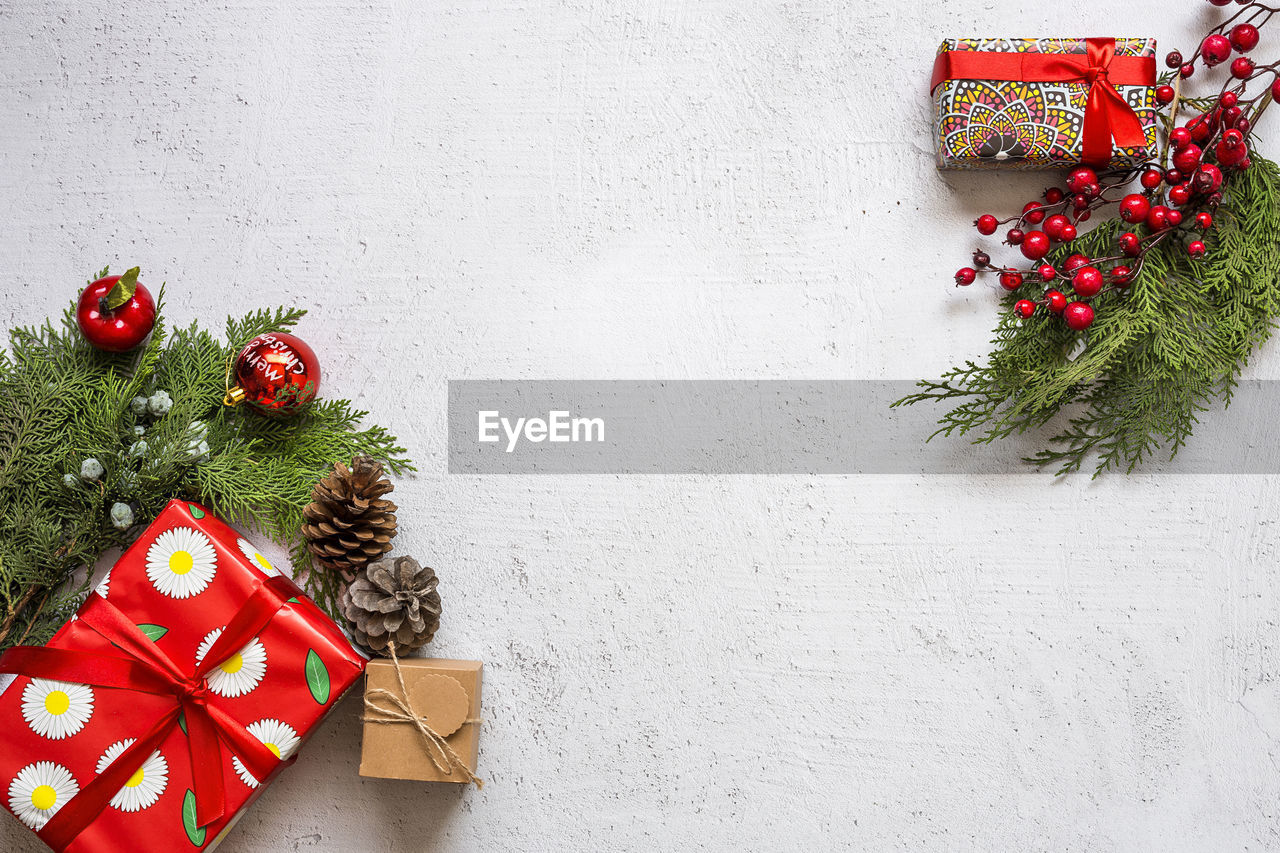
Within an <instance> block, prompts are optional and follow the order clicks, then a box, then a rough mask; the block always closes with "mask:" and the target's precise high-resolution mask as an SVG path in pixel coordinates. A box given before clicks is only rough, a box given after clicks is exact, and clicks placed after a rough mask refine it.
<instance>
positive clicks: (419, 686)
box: [408, 673, 471, 737]
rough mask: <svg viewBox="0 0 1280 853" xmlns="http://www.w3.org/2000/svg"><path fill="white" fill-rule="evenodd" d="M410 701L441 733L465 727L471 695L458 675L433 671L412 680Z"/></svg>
mask: <svg viewBox="0 0 1280 853" xmlns="http://www.w3.org/2000/svg"><path fill="white" fill-rule="evenodd" d="M408 686H409V704H410V706H411V707H412V708H413V710H414V711H415V712H416V713H417V714H418V715H420V716H422V717H423V718H425V719H426V721H427V725H428V726H430V727H431V730H432V731H433V732H435V733H436V734H438V735H440V737H448V736H449V735H451V734H453V733H454V732H456V731H457V730H458V729H460V728H462V724H463V723H465V722H466V721H467V711H468V710H470V708H471V699H470V697H468V696H467V691H466V690H465V689H463V687H462V685H461V684H459V683H458V680H457V679H456V678H451V677H449V676H447V675H440V674H437V673H432V674H430V675H422V676H419V677H418V678H415V679H413V681H412V682H410V683H409V685H408Z"/></svg>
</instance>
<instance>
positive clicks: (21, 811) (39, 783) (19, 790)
mask: <svg viewBox="0 0 1280 853" xmlns="http://www.w3.org/2000/svg"><path fill="white" fill-rule="evenodd" d="M78 793H80V786H79V785H77V784H76V780H75V777H74V776H72V775H71V771H70V770H68V769H67V768H65V767H63V766H62V765H61V764H55V763H54V762H52V761H37V762H36V763H35V764H28V765H27V766H26V767H24V768H22V769H21V770H19V771H18V775H17V776H15V777H13V781H12V782H10V783H9V808H10V810H11V811H12V812H13V813H14V814H15V815H17V816H18V820H20V821H22V822H23V823H25V824H26V825H27V826H29V827H31V828H32V829H34V830H37V831H39V830H41V829H43V828H44V825H45V824H46V823H48V822H49V818H51V817H53V816H54V815H55V814H57V813H58V809H60V808H62V807H63V806H64V805H66V803H67V801H68V800H70V799H71V798H72V797H74V796H75V795H76V794H78Z"/></svg>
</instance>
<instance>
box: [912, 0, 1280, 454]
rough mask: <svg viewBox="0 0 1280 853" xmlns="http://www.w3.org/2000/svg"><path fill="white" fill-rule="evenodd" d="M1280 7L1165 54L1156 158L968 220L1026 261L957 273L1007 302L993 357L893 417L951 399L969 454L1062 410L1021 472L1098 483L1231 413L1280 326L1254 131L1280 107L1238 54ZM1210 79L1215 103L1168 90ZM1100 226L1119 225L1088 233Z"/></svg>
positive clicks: (1273, 180) (1279, 84)
mask: <svg viewBox="0 0 1280 853" xmlns="http://www.w3.org/2000/svg"><path fill="white" fill-rule="evenodd" d="M1215 5H1226V4H1225V3H1222V2H1220V1H1219V2H1216V3H1215ZM1277 11H1280V9H1278V8H1277V7H1274V6H1270V5H1266V4H1262V3H1246V4H1242V7H1241V8H1240V9H1239V10H1237V11H1236V12H1235V13H1234V14H1233V15H1232V16H1231V17H1230V18H1228V19H1227V20H1226V21H1224V22H1223V23H1221V24H1219V25H1218V26H1216V27H1215V28H1214V29H1212V30H1211V31H1210V32H1209V33H1208V34H1207V35H1206V36H1205V37H1204V39H1203V40H1202V41H1201V43H1200V45H1199V46H1198V48H1197V50H1196V51H1195V52H1194V53H1193V54H1192V55H1191V57H1190V58H1189V59H1184V57H1183V55H1182V54H1181V53H1179V52H1178V51H1173V52H1171V53H1170V54H1169V55H1168V56H1167V57H1166V60H1165V61H1166V65H1167V66H1168V67H1169V69H1170V72H1169V74H1168V75H1167V76H1166V77H1165V78H1164V79H1162V80H1161V81H1160V84H1159V85H1158V86H1157V87H1156V89H1155V91H1154V99H1155V102H1156V104H1157V105H1158V106H1159V107H1160V108H1161V109H1163V110H1164V111H1165V113H1166V116H1165V119H1164V121H1163V122H1162V123H1161V124H1162V126H1163V127H1164V128H1165V140H1164V144H1163V145H1162V146H1161V148H1162V152H1161V156H1160V157H1159V158H1158V159H1156V160H1153V161H1150V162H1147V163H1145V164H1141V165H1139V166H1137V167H1135V168H1128V169H1110V170H1101V171H1097V170H1094V169H1091V168H1087V167H1079V168H1077V169H1075V170H1073V171H1072V172H1071V173H1070V174H1069V175H1068V176H1067V179H1066V182H1065V186H1054V187H1050V188H1048V189H1047V190H1046V191H1045V192H1044V193H1043V195H1042V196H1041V198H1039V199H1035V200H1032V201H1029V202H1027V203H1026V204H1025V205H1024V206H1023V207H1022V209H1021V211H1019V212H1018V213H1015V214H1013V215H1010V216H1005V217H999V216H996V215H992V214H987V215H984V216H981V217H979V218H978V219H977V220H976V221H975V223H974V224H975V226H976V227H977V230H978V231H979V233H981V234H982V235H984V236H992V235H995V234H996V233H997V232H999V231H1001V230H1002V229H1003V238H1004V239H1003V242H1004V244H1005V245H1008V246H1010V247H1014V248H1017V249H1018V251H1019V253H1020V254H1021V256H1022V258H1023V260H1024V261H1025V262H1027V263H1029V265H1027V264H1022V263H1013V264H1010V263H999V262H996V261H994V260H993V259H992V257H991V255H990V254H989V253H988V252H987V251H984V250H981V249H979V250H978V251H975V252H974V254H973V261H972V266H966V267H963V268H962V269H960V270H959V271H958V272H957V273H956V275H955V283H956V284H957V285H959V286H962V287H964V286H969V285H972V284H973V283H975V282H976V281H978V280H979V279H980V278H983V277H992V278H995V279H996V280H997V281H998V283H999V284H1000V286H1001V288H1002V289H1003V291H1004V292H1005V298H1004V302H1005V305H1006V308H1007V313H1005V314H1004V315H1003V316H1002V318H1001V320H1000V325H999V326H998V327H997V329H996V337H995V339H994V341H993V350H992V353H991V357H990V360H989V362H988V363H987V364H984V365H978V364H975V363H974V362H967V363H966V364H965V366H964V367H961V368H957V369H956V370H953V371H951V372H949V373H947V374H945V375H944V376H943V377H942V378H941V379H940V380H937V381H924V382H921V383H920V390H919V391H918V392H917V393H915V394H912V395H910V396H908V397H906V398H904V399H903V400H900V401H898V403H896V404H895V405H908V404H914V403H921V402H926V401H931V402H937V401H944V402H947V403H950V404H952V405H953V408H952V409H951V410H950V411H949V412H947V413H946V414H945V415H943V416H942V418H941V419H940V421H939V428H938V430H937V432H935V433H934V435H935V436H936V435H964V436H967V437H968V438H969V439H970V440H974V441H978V442H992V441H996V440H999V439H1002V438H1005V437H1007V436H1009V435H1011V434H1014V433H1022V432H1027V431H1032V430H1040V429H1041V428H1042V427H1043V426H1044V425H1046V424H1048V423H1054V422H1058V419H1059V415H1060V414H1062V412H1063V410H1064V408H1065V407H1066V406H1068V405H1071V406H1072V407H1073V408H1072V412H1073V414H1072V415H1071V416H1070V417H1069V418H1068V419H1067V421H1066V423H1065V424H1064V425H1061V426H1059V427H1058V430H1057V432H1056V434H1054V435H1053V436H1052V437H1051V438H1050V439H1049V447H1047V448H1046V449H1044V450H1043V451H1041V452H1039V453H1037V454H1034V455H1033V456H1032V458H1031V459H1030V460H1028V461H1031V462H1033V463H1035V464H1038V465H1044V466H1052V467H1054V468H1056V469H1057V470H1058V471H1059V472H1060V473H1066V472H1070V471H1075V470H1078V469H1080V468H1081V467H1083V465H1084V464H1085V462H1086V460H1088V459H1090V458H1093V459H1094V460H1095V465H1096V468H1095V476H1096V474H1097V473H1098V472H1101V471H1104V470H1107V469H1121V470H1133V469H1134V467H1135V466H1137V465H1139V464H1141V463H1142V462H1143V461H1145V460H1147V459H1149V458H1151V456H1152V455H1153V454H1155V453H1157V452H1159V451H1161V450H1164V451H1167V452H1168V453H1169V454H1171V455H1172V454H1176V453H1177V451H1178V450H1179V449H1180V448H1181V447H1182V446H1183V445H1184V444H1185V442H1186V441H1187V439H1188V437H1189V436H1190V435H1191V431H1192V429H1193V428H1194V426H1195V424H1196V418H1197V415H1198V414H1199V413H1201V412H1203V411H1206V410H1208V409H1209V408H1211V407H1212V406H1213V405H1214V403H1215V401H1218V400H1223V401H1229V398H1230V394H1231V392H1232V390H1233V389H1234V386H1235V383H1236V379H1237V377H1238V375H1239V372H1240V370H1241V368H1242V367H1243V365H1244V363H1245V361H1246V359H1247V358H1248V356H1249V355H1250V353H1251V352H1252V350H1253V348H1254V347H1256V346H1257V345H1258V344H1260V343H1262V342H1263V341H1265V340H1267V339H1268V337H1269V336H1270V334H1271V330H1272V328H1273V326H1274V324H1275V321H1276V318H1277V316H1280V169H1277V167H1276V165H1275V164H1274V163H1271V162H1270V161H1268V160H1265V159H1263V158H1261V157H1258V156H1256V155H1255V154H1254V153H1253V134H1254V128H1255V127H1256V125H1257V122H1258V119H1259V118H1260V117H1261V115H1262V114H1263V112H1264V111H1265V110H1266V109H1267V107H1268V106H1269V105H1270V103H1271V102H1272V101H1273V100H1275V99H1276V98H1280V61H1278V62H1270V63H1265V64H1263V63H1258V62H1257V61H1255V60H1254V59H1253V58H1252V57H1251V56H1249V55H1248V54H1250V53H1251V52H1252V51H1253V50H1254V48H1256V47H1257V46H1258V44H1259V43H1260V40H1261V37H1260V28H1261V27H1263V26H1264V25H1266V24H1267V23H1268V22H1270V21H1271V19H1272V18H1273V17H1274V15H1275V14H1276V12H1277ZM1218 66H1224V67H1225V68H1226V69H1227V71H1228V77H1227V79H1226V82H1225V83H1223V84H1222V85H1221V86H1219V87H1218V91H1217V92H1216V94H1214V95H1212V96H1209V97H1204V98H1185V97H1180V96H1181V94H1182V92H1181V89H1182V84H1181V83H1180V84H1179V85H1178V86H1176V87H1175V86H1174V85H1171V84H1173V83H1175V82H1178V80H1177V79H1175V78H1178V79H1180V80H1181V81H1187V80H1189V79H1190V78H1193V77H1195V76H1196V75H1197V73H1198V72H1199V71H1200V70H1201V69H1212V68H1216V67H1218ZM1135 181H1136V184H1137V185H1136V186H1135V185H1134V183H1135ZM1095 216H1098V217H1112V218H1106V221H1104V222H1102V224H1100V225H1098V226H1097V227H1095V228H1093V230H1091V231H1088V232H1086V233H1081V230H1080V229H1081V226H1083V224H1084V223H1085V222H1088V221H1090V220H1091V219H1093V218H1094V217H1095ZM932 437H933V436H931V438H932Z"/></svg>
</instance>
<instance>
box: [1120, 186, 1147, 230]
mask: <svg viewBox="0 0 1280 853" xmlns="http://www.w3.org/2000/svg"><path fill="white" fill-rule="evenodd" d="M1150 212H1151V202H1149V201H1147V197H1146V196H1144V195H1138V194H1137V193H1129V194H1128V195H1127V196H1125V197H1124V198H1123V199H1121V200H1120V218H1121V219H1123V220H1124V221H1125V222H1128V223H1130V224H1133V223H1137V222H1141V221H1142V220H1144V219H1146V218H1147V214H1148V213H1150Z"/></svg>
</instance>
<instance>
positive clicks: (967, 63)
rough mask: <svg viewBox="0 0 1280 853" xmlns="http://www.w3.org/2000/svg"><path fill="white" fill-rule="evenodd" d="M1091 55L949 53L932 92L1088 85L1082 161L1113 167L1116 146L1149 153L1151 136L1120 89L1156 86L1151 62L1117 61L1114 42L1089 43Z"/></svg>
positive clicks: (938, 64)
mask: <svg viewBox="0 0 1280 853" xmlns="http://www.w3.org/2000/svg"><path fill="white" fill-rule="evenodd" d="M1085 44H1086V46H1087V52H1086V53H1083V54H1081V53H1014V52H1009V51H977V50H948V51H943V52H942V53H940V54H938V59H937V60H936V61H935V62H934V65H933V82H932V83H931V84H930V86H929V91H933V90H934V89H936V88H938V85H939V84H940V83H944V82H946V81H947V80H1002V81H1021V82H1026V83H1085V84H1088V86H1089V96H1088V100H1087V101H1086V103H1085V109H1084V128H1083V131H1082V136H1081V158H1080V159H1081V160H1082V161H1083V162H1085V163H1088V164H1089V165H1091V166H1105V165H1107V164H1108V163H1110V162H1111V150H1112V148H1111V140H1112V139H1113V138H1114V139H1115V142H1116V144H1117V145H1119V146H1121V147H1122V148H1145V147H1146V145H1147V135H1146V132H1145V131H1144V130H1143V127H1142V122H1141V121H1140V120H1139V119H1138V114H1137V113H1136V112H1135V111H1134V109H1133V107H1131V106H1129V104H1128V102H1127V101H1125V99H1124V96H1123V95H1121V94H1120V91H1119V90H1118V89H1117V88H1116V87H1117V86H1154V85H1155V81H1156V61H1155V58H1154V57H1151V56H1116V55H1115V54H1116V40H1115V39H1113V38H1093V39H1086V40H1085Z"/></svg>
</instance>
